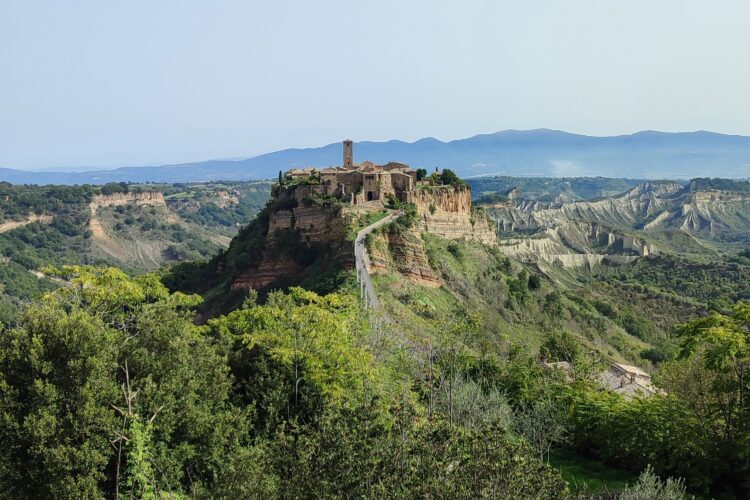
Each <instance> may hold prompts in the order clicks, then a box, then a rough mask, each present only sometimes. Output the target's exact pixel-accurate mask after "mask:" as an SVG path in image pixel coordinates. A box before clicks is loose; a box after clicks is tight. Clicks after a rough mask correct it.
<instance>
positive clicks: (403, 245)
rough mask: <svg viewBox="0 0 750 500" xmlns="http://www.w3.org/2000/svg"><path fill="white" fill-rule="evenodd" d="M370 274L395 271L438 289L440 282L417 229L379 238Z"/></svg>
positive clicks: (373, 254)
mask: <svg viewBox="0 0 750 500" xmlns="http://www.w3.org/2000/svg"><path fill="white" fill-rule="evenodd" d="M369 252H370V269H368V271H369V272H370V274H386V273H388V272H389V270H391V269H396V270H397V271H398V272H400V273H401V274H403V275H404V276H406V277H407V278H408V279H410V280H411V281H413V282H415V283H418V284H420V285H423V286H429V287H433V288H437V287H439V286H440V279H439V278H438V276H437V275H436V274H435V272H434V271H433V270H432V268H431V267H430V263H429V261H428V259H427V254H426V253H425V251H424V242H423V241H422V237H421V235H420V234H419V231H417V230H416V229H410V230H408V231H402V232H400V233H390V232H384V233H381V234H379V235H378V236H377V237H376V238H374V241H373V242H372V244H371V245H370V249H369Z"/></svg>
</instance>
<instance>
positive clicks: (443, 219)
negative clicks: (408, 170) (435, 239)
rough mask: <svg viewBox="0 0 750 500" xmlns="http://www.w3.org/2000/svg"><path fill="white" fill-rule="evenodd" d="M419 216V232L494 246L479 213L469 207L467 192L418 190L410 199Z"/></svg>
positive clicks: (449, 188) (448, 188)
mask: <svg viewBox="0 0 750 500" xmlns="http://www.w3.org/2000/svg"><path fill="white" fill-rule="evenodd" d="M409 201H410V202H411V203H414V205H415V206H416V207H417V212H418V213H419V225H418V227H419V230H421V231H425V232H427V233H431V234H435V235H437V236H440V237H441V238H446V239H449V240H458V239H467V240H473V241H478V242H481V243H486V244H495V243H497V235H496V234H495V230H494V228H493V227H492V225H491V224H490V223H489V221H488V219H487V217H486V215H485V213H484V210H483V209H475V208H474V207H473V206H472V203H471V190H469V189H467V188H463V187H452V186H438V187H431V188H430V189H419V190H416V191H415V192H414V193H413V194H411V195H410V197H409Z"/></svg>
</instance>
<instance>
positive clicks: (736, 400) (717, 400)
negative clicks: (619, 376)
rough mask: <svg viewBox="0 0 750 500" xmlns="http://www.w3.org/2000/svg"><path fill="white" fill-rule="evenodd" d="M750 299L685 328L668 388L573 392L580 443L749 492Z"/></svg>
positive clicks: (664, 375)
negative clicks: (749, 370)
mask: <svg viewBox="0 0 750 500" xmlns="http://www.w3.org/2000/svg"><path fill="white" fill-rule="evenodd" d="M748 325H750V306H749V305H748V304H746V303H740V304H738V305H736V306H735V308H734V310H733V313H732V314H731V315H728V316H725V315H720V314H718V313H714V314H712V315H710V316H706V317H702V318H699V319H696V320H693V321H690V322H688V323H686V324H684V325H682V326H681V327H680V328H679V335H680V340H681V350H680V353H679V359H677V360H676V361H673V362H670V363H667V364H666V365H664V366H663V367H662V369H661V371H660V373H659V377H658V378H657V382H658V383H659V384H661V385H662V386H663V387H664V389H665V390H666V391H667V392H668V394H669V395H668V396H667V395H660V396H654V397H651V398H647V399H643V398H636V399H632V400H625V399H623V398H622V397H621V396H619V395H616V394H609V393H604V392H594V391H580V392H578V393H576V394H575V395H574V396H573V399H572V400H573V402H574V403H573V412H572V415H573V419H574V423H575V426H576V443H577V446H578V447H579V449H582V450H586V451H588V452H591V453H593V454H595V455H597V456H599V457H601V458H603V459H605V460H607V461H609V462H611V463H613V464H616V465H620V466H624V467H632V468H636V469H643V468H645V467H646V466H647V465H649V464H650V465H652V466H653V467H654V470H655V471H656V472H657V473H658V474H659V475H661V476H665V477H666V476H672V477H681V478H684V479H685V484H686V485H687V486H688V489H689V490H691V491H693V492H695V493H700V494H703V495H713V496H736V497H745V496H747V494H748V491H750V483H748V482H747V477H748V474H749V473H750V470H749V469H748V463H747V456H748V453H749V451H748V450H749V449H750V448H748V446H749V445H750V433H749V432H750V406H748V404H747V395H748V394H750V381H749V380H748V377H747V376H746V375H745V374H744V370H743V368H742V367H744V366H747V363H748V361H750V348H748V345H749V344H750V343H749V342H748Z"/></svg>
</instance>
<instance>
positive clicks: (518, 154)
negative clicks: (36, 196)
mask: <svg viewBox="0 0 750 500" xmlns="http://www.w3.org/2000/svg"><path fill="white" fill-rule="evenodd" d="M356 147H357V150H358V151H359V152H360V153H361V154H363V155H364V157H367V158H369V159H370V160H371V161H374V162H376V163H387V162H388V161H391V160H395V159H399V161H402V162H405V163H408V164H410V165H412V166H413V167H414V168H417V167H423V168H426V169H427V170H432V169H434V168H435V167H438V166H439V167H441V168H442V167H449V168H451V169H453V170H455V171H457V172H458V173H459V174H460V175H461V176H462V177H473V176H481V175H510V176H548V177H563V176H569V177H570V176H605V177H622V176H623V175H625V174H627V176H628V177H631V178H641V179H663V178H677V179H688V178H692V177H705V176H707V175H710V174H712V173H714V172H721V173H722V176H724V177H733V178H741V177H747V175H748V166H749V165H750V137H744V136H733V135H723V134H717V133H712V132H704V131H699V132H684V133H665V132H654V131H644V132H638V133H635V134H632V135H621V136H613V137H591V136H585V135H578V134H571V133H567V132H561V131H556V130H546V129H539V130H525V131H518V130H506V131H502V132H496V133H494V134H481V135H476V136H473V137H469V138H466V139H459V140H453V141H447V142H443V141H440V140H437V139H434V138H431V137H428V138H424V139H420V140H418V141H415V142H411V143H409V142H403V141H398V140H393V141H387V142H370V141H362V142H358V143H357V144H356ZM339 162H340V146H339V144H338V143H334V144H329V145H327V146H323V147H317V148H304V149H285V150H282V151H276V152H272V153H268V154H264V155H260V156H256V157H253V158H249V159H244V160H236V161H234V160H233V161H229V160H212V161H204V162H196V163H186V164H181V165H168V166H151V167H128V168H118V169H115V170H100V171H95V172H75V173H64V172H26V171H20V170H13V169H9V168H5V169H0V180H5V181H8V182H12V183H17V184H22V183H35V184H86V183H89V184H104V183H107V182H123V181H124V182H163V183H175V182H197V181H206V180H218V179H225V180H250V179H273V178H276V175H277V173H278V172H279V171H282V170H287V169H290V168H297V167H305V166H308V165H311V166H318V167H326V166H329V165H336V164H338V163H339Z"/></svg>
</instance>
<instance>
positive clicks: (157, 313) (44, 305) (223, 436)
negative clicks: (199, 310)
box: [0, 267, 248, 497]
mask: <svg viewBox="0 0 750 500" xmlns="http://www.w3.org/2000/svg"><path fill="white" fill-rule="evenodd" d="M58 274H59V275H60V276H63V277H66V278H68V279H69V280H70V285H69V286H66V287H63V288H60V289H59V290H58V291H55V292H51V293H49V294H47V295H46V296H45V297H44V299H43V300H41V301H40V302H38V303H36V304H35V305H33V306H32V307H30V308H29V309H28V310H27V311H25V313H24V314H23V315H22V317H21V319H20V321H19V324H18V326H17V327H15V328H13V329H11V330H7V331H4V332H2V335H0V344H1V345H0V401H1V402H2V404H0V408H1V410H0V413H1V416H0V436H1V437H0V438H1V439H2V441H3V443H4V446H3V447H2V452H0V482H2V487H0V490H2V491H3V492H5V494H6V495H9V496H13V497H99V496H103V495H106V496H110V495H113V493H114V491H115V489H116V488H118V486H119V488H120V491H121V492H124V491H126V490H129V489H130V490H134V491H139V492H141V493H144V492H145V491H146V490H145V489H144V488H146V489H148V491H154V492H159V491H161V492H166V491H175V492H179V491H184V492H188V491H193V490H194V489H200V488H204V487H207V486H208V485H210V484H211V483H212V482H213V481H214V480H216V479H217V478H218V477H220V475H221V472H222V470H223V466H224V464H225V463H226V462H227V460H228V457H229V456H230V455H231V450H232V449H233V448H234V447H236V446H237V445H238V444H239V443H241V439H242V436H243V434H245V433H244V432H243V428H244V427H245V422H247V414H248V412H247V410H245V409H235V408H232V407H230V406H229V405H228V398H229V391H230V388H231V382H230V378H229V375H228V369H227V366H226V361H225V359H224V355H223V354H222V350H221V349H220V348H219V347H218V346H217V345H216V344H215V342H214V341H213V340H212V339H210V338H209V337H207V336H206V335H205V334H204V333H203V331H202V330H201V329H200V328H198V327H196V326H194V325H193V323H192V320H191V318H190V314H189V308H190V307H193V306H195V305H196V303H197V302H196V298H194V297H190V296H186V295H182V294H179V293H178V294H171V295H170V294H169V293H168V292H167V290H166V289H165V288H164V287H163V286H162V285H161V284H159V282H158V281H157V280H156V278H155V277H153V276H144V277H142V278H136V279H130V278H128V277H127V276H126V275H125V274H124V273H122V272H120V271H117V270H115V269H92V268H80V267H71V268H64V269H62V270H61V271H60V272H59V273H58ZM126 386H127V387H129V389H128V390H127V391H126ZM127 394H134V396H133V397H132V399H130V400H129V401H128V398H127ZM129 433H132V435H133V436H132V437H133V438H134V439H133V440H132V441H131V440H128V441H126V440H125V439H122V440H119V439H118V437H119V436H124V437H125V438H127V439H129V437H128V434H129ZM125 444H127V445H126V446H122V445H125ZM121 446H122V449H121ZM120 451H121V455H120V456H121V458H120V464H119V467H118V460H117V456H118V454H119V453H120ZM139 460H140V461H141V463H140V465H139V462H138V461H139ZM118 470H119V478H120V480H119V484H118V482H117V480H116V478H117V477H118Z"/></svg>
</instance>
